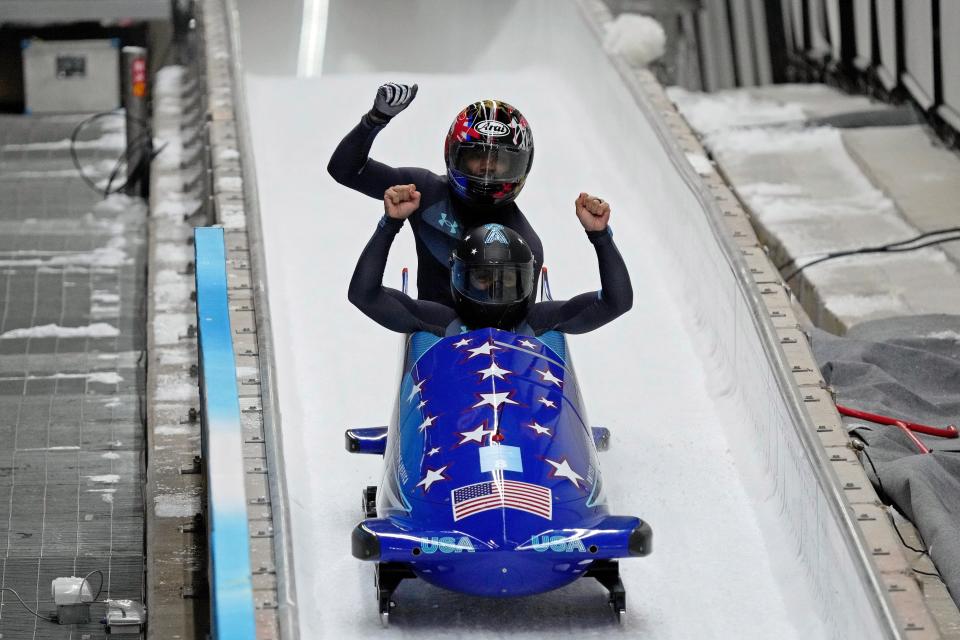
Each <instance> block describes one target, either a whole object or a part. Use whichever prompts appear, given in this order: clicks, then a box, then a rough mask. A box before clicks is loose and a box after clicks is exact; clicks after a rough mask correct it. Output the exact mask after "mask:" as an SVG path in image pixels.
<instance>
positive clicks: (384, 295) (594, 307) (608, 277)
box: [349, 216, 633, 336]
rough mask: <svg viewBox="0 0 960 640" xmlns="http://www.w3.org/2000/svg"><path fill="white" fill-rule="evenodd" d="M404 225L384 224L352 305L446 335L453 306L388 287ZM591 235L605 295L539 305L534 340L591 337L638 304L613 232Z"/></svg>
mask: <svg viewBox="0 0 960 640" xmlns="http://www.w3.org/2000/svg"><path fill="white" fill-rule="evenodd" d="M402 226H403V222H402V221H400V220H394V219H393V218H390V217H388V216H384V217H383V218H382V219H381V220H380V223H379V224H378V225H377V229H376V231H374V233H373V237H371V238H370V241H369V242H367V246H366V247H364V249H363V252H362V253H361V254H360V259H359V260H358V261H357V266H356V268H355V269H354V272H353V278H352V279H351V280H350V292H349V298H350V302H352V303H353V304H354V305H356V306H357V308H359V309H360V310H361V311H362V312H363V313H364V314H366V315H367V316H368V317H370V318H371V319H373V320H374V321H376V322H377V323H379V324H380V325H382V326H384V327H386V328H387V329H390V330H392V331H397V332H400V333H412V332H414V331H427V332H430V333H433V334H435V335H438V336H442V335H444V333H445V332H446V328H447V327H448V326H449V325H450V323H451V322H452V321H453V320H454V319H456V317H457V313H456V311H454V309H453V308H452V307H450V306H447V305H443V304H438V303H436V302H431V301H427V300H414V299H413V298H411V297H410V296H408V295H406V294H405V293H403V292H401V291H397V290H396V289H390V288H388V287H384V286H383V284H382V283H383V272H384V269H385V268H386V264H387V256H388V255H389V253H390V246H391V245H392V244H393V239H394V238H395V237H396V235H397V233H399V231H400V227H402ZM587 236H588V237H589V238H590V242H592V243H593V245H594V247H595V248H596V251H597V261H598V264H599V267H600V284H601V290H600V291H594V292H592V293H583V294H580V295H578V296H576V297H574V298H571V299H570V300H562V301H561V300H552V301H547V302H538V303H537V304H535V305H533V307H531V309H530V311H529V313H528V314H527V318H526V323H527V324H528V325H530V327H531V328H532V329H533V333H534V335H540V334H542V333H545V332H547V331H551V330H556V331H562V332H565V333H586V332H587V331H592V330H593V329H596V328H598V327H601V326H603V325H604V324H606V323H608V322H610V321H611V320H613V319H614V318H616V317H618V316H620V315H622V314H623V313H625V312H626V311H628V310H629V309H630V307H631V306H632V305H633V287H632V285H631V283H630V274H629V273H628V272H627V266H626V264H624V262H623V257H622V256H621V255H620V252H619V251H618V250H617V247H616V245H615V244H614V242H613V236H612V235H611V233H610V231H609V229H606V230H604V231H597V232H589V233H587ZM447 286H448V287H449V284H448V285H447Z"/></svg>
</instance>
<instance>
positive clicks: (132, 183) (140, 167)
mask: <svg viewBox="0 0 960 640" xmlns="http://www.w3.org/2000/svg"><path fill="white" fill-rule="evenodd" d="M123 106H124V108H125V110H126V120H127V182H126V185H125V187H124V192H125V193H127V194H128V195H140V196H142V197H146V195H147V188H148V184H149V182H148V181H147V180H146V171H147V160H148V156H149V155H150V147H151V140H150V127H149V126H148V122H147V120H148V118H149V115H148V113H147V50H146V49H145V48H143V47H124V48H123Z"/></svg>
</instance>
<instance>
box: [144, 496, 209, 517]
mask: <svg viewBox="0 0 960 640" xmlns="http://www.w3.org/2000/svg"><path fill="white" fill-rule="evenodd" d="M153 512H154V514H156V516H157V517H158V518H192V517H193V516H195V515H196V514H198V513H200V496H199V495H196V494H191V493H161V494H160V495H156V496H154V497H153Z"/></svg>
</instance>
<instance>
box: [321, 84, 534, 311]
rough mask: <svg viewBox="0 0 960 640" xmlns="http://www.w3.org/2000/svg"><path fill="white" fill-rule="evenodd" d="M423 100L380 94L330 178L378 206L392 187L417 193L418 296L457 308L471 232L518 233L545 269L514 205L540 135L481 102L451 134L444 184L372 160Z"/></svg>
mask: <svg viewBox="0 0 960 640" xmlns="http://www.w3.org/2000/svg"><path fill="white" fill-rule="evenodd" d="M416 95H417V85H412V86H408V85H403V84H395V83H388V84H385V85H383V86H381V87H380V88H379V89H378V90H377V95H376V98H375V99H374V104H373V107H372V108H371V109H370V111H368V112H367V113H366V114H364V115H363V118H361V120H360V123H359V124H357V126H356V127H354V128H353V129H352V130H351V131H350V132H349V133H348V134H347V135H346V137H345V138H344V139H343V140H342V141H341V142H340V144H339V145H338V146H337V148H336V150H334V152H333V155H332V156H331V158H330V162H329V164H328V165H327V171H328V172H329V173H330V175H331V176H332V177H333V178H334V179H335V180H336V181H337V182H339V183H341V184H343V185H345V186H347V187H350V188H351V189H355V190H357V191H360V192H361V193H364V194H366V195H368V196H370V197H371V198H376V199H378V200H379V199H381V198H383V193H384V191H386V189H387V188H388V187H391V186H393V185H399V184H409V183H413V184H416V185H417V187H418V188H419V190H420V193H421V202H420V205H421V206H420V207H419V208H418V209H417V210H416V211H414V212H413V214H412V215H410V217H409V221H410V228H411V229H412V230H413V233H414V238H415V240H416V247H417V293H418V296H419V298H420V299H421V300H433V301H434V302H440V303H443V304H446V305H447V306H450V305H452V304H453V299H452V298H451V295H450V285H449V265H448V258H449V257H450V252H451V251H452V250H453V249H454V248H455V247H456V245H457V243H458V242H459V241H460V239H461V238H463V235H464V232H465V231H466V230H467V229H469V228H471V227H475V226H478V225H480V224H485V223H491V222H493V223H498V224H501V225H503V226H505V227H508V228H510V229H513V230H514V231H516V232H517V233H519V234H520V235H521V236H522V237H523V238H524V241H525V242H526V243H527V245H528V246H529V247H530V250H531V251H532V252H533V255H534V257H535V259H536V260H537V264H543V246H542V245H541V243H540V238H539V236H537V234H536V232H535V231H534V230H533V227H531V226H530V223H529V222H528V221H527V219H526V217H524V215H523V213H521V211H520V209H519V208H518V207H517V204H516V202H515V199H516V197H517V195H519V193H520V191H521V189H523V185H524V183H525V182H526V179H527V174H529V173H530V168H531V167H532V166H533V131H532V130H531V128H530V124H529V123H528V122H527V119H526V118H524V117H523V114H522V113H520V110H519V109H517V108H515V107H513V106H511V105H509V104H507V103H506V102H502V101H499V100H479V101H477V102H474V103H472V104H470V105H467V106H466V107H465V108H463V109H462V110H461V111H460V113H458V114H457V116H456V118H454V120H453V123H452V124H451V125H450V128H449V129H448V131H447V136H446V139H445V141H444V147H443V152H444V160H445V163H446V167H447V171H446V175H445V176H440V175H437V174H435V173H433V172H432V171H429V170H427V169H422V168H419V167H400V168H395V167H390V166H388V165H386V164H383V163H382V162H378V161H376V160H374V159H372V158H370V157H369V154H370V148H371V147H372V145H373V141H374V139H375V138H376V136H377V134H378V133H380V131H381V130H382V129H383V128H384V127H385V126H387V124H388V123H389V122H390V121H391V120H392V119H393V118H394V117H396V116H397V114H399V113H400V112H401V111H403V110H404V109H406V108H407V107H408V106H409V105H410V103H411V102H412V101H413V99H414V98H415V97H416ZM536 275H537V274H535V277H536Z"/></svg>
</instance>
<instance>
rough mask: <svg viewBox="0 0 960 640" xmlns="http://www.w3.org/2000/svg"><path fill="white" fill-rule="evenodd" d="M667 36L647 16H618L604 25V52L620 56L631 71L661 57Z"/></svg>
mask: <svg viewBox="0 0 960 640" xmlns="http://www.w3.org/2000/svg"><path fill="white" fill-rule="evenodd" d="M666 46H667V34H666V33H664V31H663V27H662V26H660V23H659V22H657V21H656V20H654V19H653V18H651V17H650V16H642V15H639V14H636V13H621V14H620V15H619V16H617V17H616V19H615V20H613V21H612V22H610V23H609V24H607V26H606V34H605V35H604V38H603V48H604V49H606V50H607V52H608V53H610V54H611V55H618V56H622V57H623V58H625V59H626V61H627V62H628V63H630V64H631V65H632V66H634V67H645V66H647V65H648V64H650V63H651V62H653V61H654V60H656V59H657V58H659V57H660V56H662V55H663V52H664V50H665V49H666Z"/></svg>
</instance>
